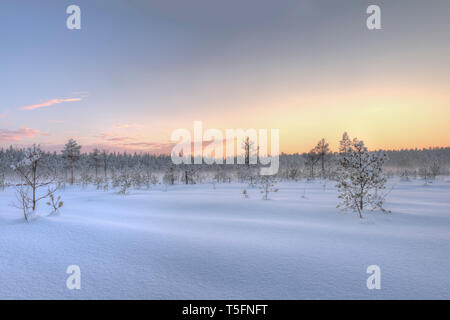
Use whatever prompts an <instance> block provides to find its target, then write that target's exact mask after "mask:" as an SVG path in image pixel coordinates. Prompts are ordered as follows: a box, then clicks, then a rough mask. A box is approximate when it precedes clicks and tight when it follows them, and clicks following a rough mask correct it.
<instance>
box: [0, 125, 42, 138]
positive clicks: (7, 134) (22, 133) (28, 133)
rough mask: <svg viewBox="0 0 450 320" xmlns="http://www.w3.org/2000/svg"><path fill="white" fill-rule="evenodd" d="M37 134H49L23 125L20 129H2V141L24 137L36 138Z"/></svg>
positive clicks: (0, 133)
mask: <svg viewBox="0 0 450 320" xmlns="http://www.w3.org/2000/svg"><path fill="white" fill-rule="evenodd" d="M37 134H40V135H49V134H48V133H44V132H41V131H39V130H37V129H30V128H27V127H22V128H20V129H18V130H6V129H1V130H0V141H21V140H22V139H24V138H34V137H35V136H36V135H37Z"/></svg>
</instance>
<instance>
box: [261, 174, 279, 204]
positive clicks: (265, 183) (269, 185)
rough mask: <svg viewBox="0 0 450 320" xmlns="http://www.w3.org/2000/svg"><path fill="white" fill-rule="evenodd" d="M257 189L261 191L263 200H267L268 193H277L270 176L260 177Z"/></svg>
mask: <svg viewBox="0 0 450 320" xmlns="http://www.w3.org/2000/svg"><path fill="white" fill-rule="evenodd" d="M259 189H261V193H262V195H263V200H268V199H269V193H271V192H278V189H276V188H275V184H274V179H273V178H272V177H271V176H261V178H260V180H259Z"/></svg>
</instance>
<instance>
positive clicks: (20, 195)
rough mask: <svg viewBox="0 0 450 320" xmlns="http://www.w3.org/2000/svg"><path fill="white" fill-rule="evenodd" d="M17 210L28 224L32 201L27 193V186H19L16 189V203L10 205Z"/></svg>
mask: <svg viewBox="0 0 450 320" xmlns="http://www.w3.org/2000/svg"><path fill="white" fill-rule="evenodd" d="M12 206H14V207H15V208H17V209H20V210H22V212H23V217H24V218H25V221H26V222H28V220H29V218H30V215H31V214H32V212H33V211H32V209H31V207H32V200H31V197H30V193H29V187H28V186H23V185H21V186H19V187H17V188H16V202H15V203H13V204H12Z"/></svg>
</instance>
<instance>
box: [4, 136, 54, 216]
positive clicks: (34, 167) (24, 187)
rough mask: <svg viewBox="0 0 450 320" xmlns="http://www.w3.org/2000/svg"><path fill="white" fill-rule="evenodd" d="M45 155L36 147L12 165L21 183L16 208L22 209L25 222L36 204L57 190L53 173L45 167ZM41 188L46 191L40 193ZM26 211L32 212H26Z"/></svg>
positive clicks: (29, 149)
mask: <svg viewBox="0 0 450 320" xmlns="http://www.w3.org/2000/svg"><path fill="white" fill-rule="evenodd" d="M45 156H46V155H45V153H44V152H43V151H42V150H41V148H40V147H39V146H37V145H33V146H32V147H30V148H28V149H26V151H25V154H24V158H23V159H22V160H21V161H19V162H18V163H17V164H15V165H12V166H11V167H12V169H14V170H15V171H16V172H17V174H18V175H19V176H20V178H21V179H22V181H23V183H22V184H21V185H19V187H18V189H17V198H18V200H19V203H18V206H19V207H20V208H21V209H23V211H24V216H25V220H27V221H28V217H29V214H30V213H32V212H33V213H34V212H35V211H36V206H37V203H38V202H39V201H40V200H42V199H45V198H47V197H49V196H50V195H52V194H53V193H54V192H55V191H56V190H57V188H58V185H57V184H56V181H55V180H56V179H55V176H54V174H53V171H52V170H51V169H50V168H48V166H46V165H45V163H44V161H45ZM41 188H46V189H47V191H46V192H44V193H40V192H39V190H40V189H41ZM28 209H30V210H32V212H28Z"/></svg>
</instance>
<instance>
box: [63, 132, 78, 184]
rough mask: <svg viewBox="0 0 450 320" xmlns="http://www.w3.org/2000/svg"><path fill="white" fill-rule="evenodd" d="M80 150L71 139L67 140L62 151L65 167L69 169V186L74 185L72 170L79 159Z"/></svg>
mask: <svg viewBox="0 0 450 320" xmlns="http://www.w3.org/2000/svg"><path fill="white" fill-rule="evenodd" d="M80 150H81V146H80V145H78V143H77V142H76V141H75V140H73V139H69V141H68V142H67V143H66V145H65V146H64V149H63V150H62V157H63V159H64V161H65V162H66V166H67V167H68V168H69V169H70V184H74V182H75V178H74V168H75V165H76V163H77V162H78V160H79V159H80V156H81V155H80Z"/></svg>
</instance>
